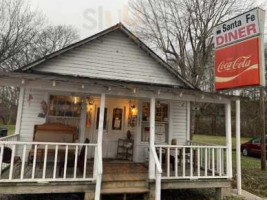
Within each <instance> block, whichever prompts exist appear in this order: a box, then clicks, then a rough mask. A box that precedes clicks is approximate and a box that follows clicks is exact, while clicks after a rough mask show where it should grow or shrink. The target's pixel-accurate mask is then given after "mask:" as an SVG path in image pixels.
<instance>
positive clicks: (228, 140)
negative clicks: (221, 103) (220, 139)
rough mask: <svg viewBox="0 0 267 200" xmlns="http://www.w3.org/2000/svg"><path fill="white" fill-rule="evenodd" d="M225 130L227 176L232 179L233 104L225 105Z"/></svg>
mask: <svg viewBox="0 0 267 200" xmlns="http://www.w3.org/2000/svg"><path fill="white" fill-rule="evenodd" d="M225 123H226V125H225V128H226V146H227V175H228V178H232V128H231V102H228V103H226V104H225Z"/></svg>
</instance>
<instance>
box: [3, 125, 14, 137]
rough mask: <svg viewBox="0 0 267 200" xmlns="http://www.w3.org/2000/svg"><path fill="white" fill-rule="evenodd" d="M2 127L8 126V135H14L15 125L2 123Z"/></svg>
mask: <svg viewBox="0 0 267 200" xmlns="http://www.w3.org/2000/svg"><path fill="white" fill-rule="evenodd" d="M0 128H7V129H8V132H7V135H12V134H14V133H15V125H3V124H0Z"/></svg>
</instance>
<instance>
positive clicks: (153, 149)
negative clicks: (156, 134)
mask: <svg viewBox="0 0 267 200" xmlns="http://www.w3.org/2000/svg"><path fill="white" fill-rule="evenodd" d="M151 152H152V154H153V159H154V161H155V165H156V169H157V171H158V172H159V173H162V168H161V165H160V162H159V159H158V155H157V153H156V148H155V147H152V148H151Z"/></svg>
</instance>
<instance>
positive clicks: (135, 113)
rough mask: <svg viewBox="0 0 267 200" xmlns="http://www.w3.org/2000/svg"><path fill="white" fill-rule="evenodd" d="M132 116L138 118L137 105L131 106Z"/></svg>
mask: <svg viewBox="0 0 267 200" xmlns="http://www.w3.org/2000/svg"><path fill="white" fill-rule="evenodd" d="M131 116H137V108H136V106H135V105H133V106H131Z"/></svg>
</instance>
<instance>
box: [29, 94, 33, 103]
mask: <svg viewBox="0 0 267 200" xmlns="http://www.w3.org/2000/svg"><path fill="white" fill-rule="evenodd" d="M32 100H33V96H32V94H31V93H30V94H29V96H28V103H29V106H30V105H31V101H32Z"/></svg>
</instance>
